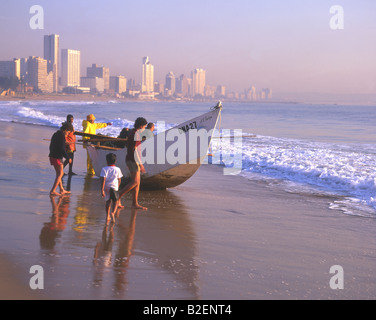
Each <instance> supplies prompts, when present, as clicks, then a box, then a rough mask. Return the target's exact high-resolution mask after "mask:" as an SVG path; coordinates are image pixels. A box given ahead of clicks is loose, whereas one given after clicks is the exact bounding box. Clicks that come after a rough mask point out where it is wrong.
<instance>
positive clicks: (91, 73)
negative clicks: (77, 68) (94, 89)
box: [86, 63, 110, 91]
mask: <svg viewBox="0 0 376 320" xmlns="http://www.w3.org/2000/svg"><path fill="white" fill-rule="evenodd" d="M86 76H87V77H88V78H95V77H98V78H102V79H103V80H104V90H105V91H106V90H109V89H110V69H109V68H107V67H98V66H97V65H96V64H95V63H93V64H92V66H91V67H88V68H87V69H86Z"/></svg>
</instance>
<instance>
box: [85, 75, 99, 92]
mask: <svg viewBox="0 0 376 320" xmlns="http://www.w3.org/2000/svg"><path fill="white" fill-rule="evenodd" d="M81 87H86V88H90V91H91V92H92V93H102V92H103V91H104V79H103V78H98V77H81Z"/></svg>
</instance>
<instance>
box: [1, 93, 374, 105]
mask: <svg viewBox="0 0 376 320" xmlns="http://www.w3.org/2000/svg"><path fill="white" fill-rule="evenodd" d="M218 100H221V99H201V100H195V99H180V100H179V99H150V100H148V99H138V98H134V99H132V98H119V97H111V96H106V95H103V96H97V95H92V94H35V95H17V96H0V101H105V102H106V101H118V102H166V103H168V102H173V103H174V102H175V103H177V102H181V103H191V102H195V103H200V102H202V103H216V102H218ZM221 101H222V103H248V104H272V103H282V104H306V105H315V104H317V105H352V106H354V105H359V106H376V101H372V99H371V101H370V100H368V101H357V100H354V101H339V100H338V101H333V100H332V99H323V100H315V99H313V100H310V99H308V100H298V99H291V100H290V99H288V98H286V99H269V100H236V99H235V100H234V99H222V100H221Z"/></svg>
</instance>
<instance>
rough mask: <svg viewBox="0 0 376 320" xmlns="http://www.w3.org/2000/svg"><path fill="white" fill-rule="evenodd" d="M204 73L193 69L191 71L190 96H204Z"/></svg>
mask: <svg viewBox="0 0 376 320" xmlns="http://www.w3.org/2000/svg"><path fill="white" fill-rule="evenodd" d="M205 84H206V71H205V70H203V69H194V70H193V71H192V95H193V96H194V97H195V96H197V95H200V96H204V95H205Z"/></svg>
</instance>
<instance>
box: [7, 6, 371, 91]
mask: <svg viewBox="0 0 376 320" xmlns="http://www.w3.org/2000/svg"><path fill="white" fill-rule="evenodd" d="M33 4H34V3H32V2H31V1H26V0H25V1H20V2H19V4H18V5H17V6H16V5H15V4H13V3H9V4H6V5H3V7H4V9H3V10H2V13H1V15H0V24H1V27H2V30H5V29H6V30H9V31H8V32H6V33H3V34H1V35H0V41H1V43H6V44H7V45H6V46H3V48H2V49H1V50H0V60H11V59H13V58H16V57H19V58H23V57H28V56H40V57H43V46H42V45H41V43H42V41H43V40H42V41H41V36H44V35H48V34H58V35H60V48H77V50H80V51H81V56H82V61H81V73H82V74H84V70H85V68H86V67H87V66H90V65H91V64H92V63H98V65H103V66H106V67H108V68H109V69H110V71H111V75H124V76H126V77H127V78H133V79H136V80H137V81H138V82H140V83H141V73H140V63H139V61H140V59H141V58H142V57H145V56H149V57H152V61H153V65H154V66H156V68H155V71H154V73H155V74H154V79H155V81H164V79H165V77H166V75H167V74H168V73H169V72H170V71H172V72H173V73H174V74H175V76H176V77H178V76H180V75H181V74H185V75H186V76H190V73H191V71H192V70H194V69H196V68H202V69H204V70H206V78H207V79H206V82H207V83H210V84H212V85H223V86H225V87H226V88H227V90H228V91H231V90H233V91H238V92H239V91H242V90H244V89H246V88H249V87H251V86H256V87H257V88H264V87H271V88H273V94H274V93H278V92H295V93H297V94H303V93H305V92H307V93H314V92H317V93H322V94H376V80H375V79H376V76H375V70H376V61H375V60H376V59H375V56H376V45H375V44H374V42H373V41H372V40H371V39H373V38H374V36H375V35H376V34H375V33H376V31H375V30H376V27H375V19H374V16H373V14H372V12H375V10H374V9H376V4H375V3H373V2H372V1H359V2H357V3H352V2H351V1H338V4H339V5H342V6H343V8H344V13H345V15H344V18H345V26H344V28H343V30H331V29H330V26H329V22H330V19H331V17H332V14H330V12H329V10H330V7H331V6H332V5H333V4H334V3H329V2H328V1H322V0H319V1H315V2H314V3H311V2H310V3H306V4H302V3H300V2H299V1H291V0H289V1H286V2H283V4H282V3H278V2H277V1H266V2H262V3H261V2H260V1H249V2H246V1H235V2H231V3H227V2H224V1H216V2H214V1H211V0H209V1H206V2H205V3H201V2H198V1H192V2H191V3H189V4H188V3H184V4H176V3H174V2H172V1H161V2H158V3H155V2H151V1H144V2H142V3H130V2H127V1H125V2H120V1H109V2H106V3H102V2H97V1H90V2H88V1H80V2H79V3H74V2H73V1H70V0H68V1H66V2H64V5H63V4H62V3H60V4H58V3H49V2H47V1H39V4H40V5H41V6H42V7H43V8H44V15H45V16H44V20H45V21H44V22H45V25H44V29H43V30H32V29H30V27H29V20H30V17H31V16H32V15H31V14H30V13H29V9H30V7H31V6H32V5H33ZM73 8H74V10H73ZM372 10H373V11H372ZM167 31H168V32H167ZM16 33H17V34H18V36H17V41H15V38H14V37H13V36H14V34H16ZM94 35H95V36H94ZM12 37H13V38H12ZM12 39H13V41H12Z"/></svg>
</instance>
